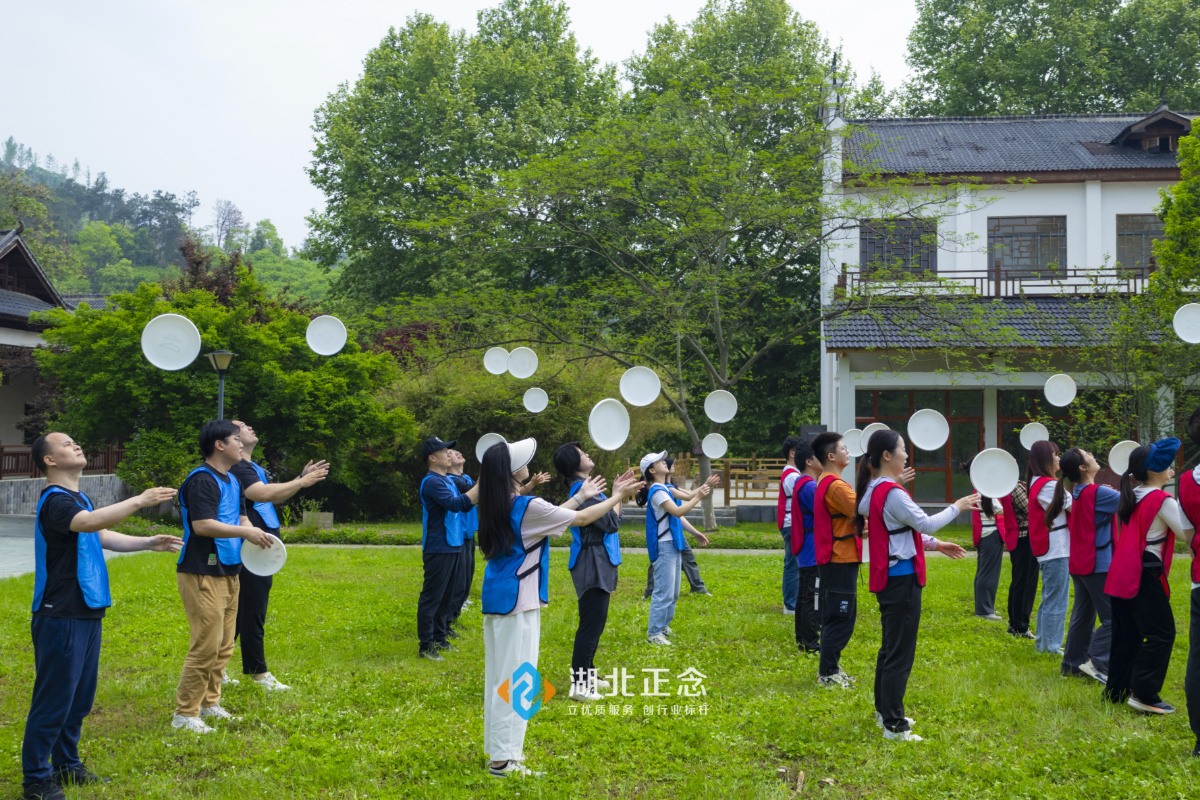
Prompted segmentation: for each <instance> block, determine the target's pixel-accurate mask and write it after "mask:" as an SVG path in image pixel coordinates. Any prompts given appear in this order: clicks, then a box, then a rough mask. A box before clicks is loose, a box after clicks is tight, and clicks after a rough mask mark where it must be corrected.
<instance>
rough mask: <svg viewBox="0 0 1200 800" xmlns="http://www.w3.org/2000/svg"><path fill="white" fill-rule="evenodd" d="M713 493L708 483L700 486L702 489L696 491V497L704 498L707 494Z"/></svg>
mask: <svg viewBox="0 0 1200 800" xmlns="http://www.w3.org/2000/svg"><path fill="white" fill-rule="evenodd" d="M711 491H712V487H711V486H709V485H708V484H707V483H702V484H700V488H699V489H697V490H696V496H697V497H704V496H705V495H706V494H708V493H709V492H711Z"/></svg>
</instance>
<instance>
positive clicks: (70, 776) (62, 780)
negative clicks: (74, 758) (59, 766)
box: [54, 764, 112, 786]
mask: <svg viewBox="0 0 1200 800" xmlns="http://www.w3.org/2000/svg"><path fill="white" fill-rule="evenodd" d="M54 780H56V781H58V783H59V784H60V785H61V786H102V785H103V784H106V783H112V778H101V777H100V776H99V775H97V774H96V773H94V772H90V771H89V770H88V768H87V767H85V766H83V765H82V764H80V765H79V766H78V767H75V769H65V770H63V771H62V772H56V773H54Z"/></svg>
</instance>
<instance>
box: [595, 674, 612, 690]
mask: <svg viewBox="0 0 1200 800" xmlns="http://www.w3.org/2000/svg"><path fill="white" fill-rule="evenodd" d="M592 684H593V685H594V686H595V687H596V688H597V689H603V690H604V691H606V692H607V691H608V690H609V689H611V688H612V684H611V683H609V682H608V681H606V680H604V678H600V677H594V678H592Z"/></svg>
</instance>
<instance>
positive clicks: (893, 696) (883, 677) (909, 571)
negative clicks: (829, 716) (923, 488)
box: [854, 431, 979, 742]
mask: <svg viewBox="0 0 1200 800" xmlns="http://www.w3.org/2000/svg"><path fill="white" fill-rule="evenodd" d="M907 462H908V452H907V450H906V449H905V447H904V440H903V439H902V438H900V434H898V433H896V432H895V431H876V432H875V433H874V434H872V435H871V439H870V441H869V442H867V453H866V455H865V456H863V458H862V460H861V461H859V462H858V480H857V487H856V488H857V492H856V494H857V496H858V498H859V500H858V514H857V515H856V516H855V518H854V526H855V529H856V530H857V531H858V533H859V535H860V536H861V535H862V531H863V528H864V522H865V527H866V530H867V536H868V546H869V547H870V552H871V559H870V562H869V563H870V581H869V582H868V584H867V588H869V589H870V590H871V591H872V592H874V593H875V598H876V599H877V600H878V601H879V618H880V623H881V625H882V627H883V638H882V641H881V642H880V645H879V655H878V656H877V657H876V659H875V724H876V725H878V726H879V727H881V728H883V738H885V739H897V740H900V741H906V742H919V741H921V737H920V736H917V735H916V734H915V733H913V732H912V728H911V726H912V720H911V719H909V718H908V717H906V716H904V692H905V690H906V689H907V688H908V676H909V674H910V673H911V672H912V666H913V659H914V658H915V657H916V655H917V629H918V628H919V627H920V624H921V589H922V588H923V587H924V586H925V551H926V550H937V551H938V552H940V553H943V554H945V555H947V556H949V557H950V558H962V557H963V556H965V555H966V551H964V550H963V549H962V548H961V547H959V546H958V545H956V544H954V543H952V542H939V541H938V540H937V539H935V538H933V536H932V534H933V532H934V531H936V530H939V529H940V528H943V527H945V526H946V525H949V524H950V523H951V522H954V521H955V520H956V519H958V514H959V512H960V511H968V510H971V509H974V508H975V507H976V504H977V503H978V501H979V495H978V494H973V495H970V496H968V497H963V498H960V499H958V500H955V501H954V503H953V504H951V505H949V506H947V507H946V508H944V509H942V510H941V511H939V512H938V513H937V514H935V515H934V516H932V517H931V516H929V515H927V514H926V513H925V512H924V511H922V510H921V507H920V506H918V505H917V504H916V503H915V502H914V501H913V499H912V497H910V496H909V494H908V492H906V491H905V490H904V489H903V488H902V487H901V486H900V483H899V481H900V480H901V475H902V474H903V473H904V468H905V464H906V463H907ZM872 470H874V471H875V474H876V475H877V477H874V478H872V477H871V472H872Z"/></svg>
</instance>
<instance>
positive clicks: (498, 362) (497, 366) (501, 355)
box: [483, 347, 508, 375]
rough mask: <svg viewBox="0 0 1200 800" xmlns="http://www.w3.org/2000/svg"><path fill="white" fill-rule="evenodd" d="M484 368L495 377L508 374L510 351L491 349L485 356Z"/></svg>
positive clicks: (501, 348) (500, 348)
mask: <svg viewBox="0 0 1200 800" xmlns="http://www.w3.org/2000/svg"><path fill="white" fill-rule="evenodd" d="M483 368H484V369H486V370H487V371H488V372H490V373H492V374H493V375H503V374H504V373H506V372H508V351H507V350H505V349H504V348H503V347H490V348H488V351H487V352H486V353H484V354H483Z"/></svg>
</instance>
